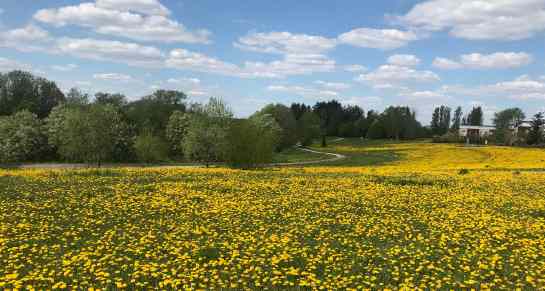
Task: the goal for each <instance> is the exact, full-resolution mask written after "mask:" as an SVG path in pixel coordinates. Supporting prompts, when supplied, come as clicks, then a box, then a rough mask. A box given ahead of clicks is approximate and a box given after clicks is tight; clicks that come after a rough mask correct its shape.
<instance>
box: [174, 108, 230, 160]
mask: <svg viewBox="0 0 545 291" xmlns="http://www.w3.org/2000/svg"><path fill="white" fill-rule="evenodd" d="M232 118H233V113H232V111H231V109H230V108H229V107H227V105H226V104H225V103H224V102H223V101H221V100H220V99H216V98H210V100H209V101H208V103H207V104H206V105H204V106H200V107H195V112H193V113H191V118H190V121H189V128H188V130H187V135H186V137H185V139H184V148H183V150H184V154H185V155H186V157H187V158H188V159H189V160H196V161H201V162H204V163H205V164H206V166H207V167H208V166H209V165H210V163H211V162H214V161H221V160H223V159H224V157H225V153H226V148H227V134H228V130H229V128H230V124H231V121H232Z"/></svg>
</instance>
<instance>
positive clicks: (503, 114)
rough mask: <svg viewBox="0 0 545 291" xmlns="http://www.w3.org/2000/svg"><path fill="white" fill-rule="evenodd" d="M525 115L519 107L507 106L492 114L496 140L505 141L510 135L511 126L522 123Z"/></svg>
mask: <svg viewBox="0 0 545 291" xmlns="http://www.w3.org/2000/svg"><path fill="white" fill-rule="evenodd" d="M524 118H526V115H525V114H524V112H523V111H522V109H520V108H508V109H505V110H502V111H500V112H496V113H495V114H494V120H493V122H494V125H495V126H496V142H498V143H506V142H508V141H509V137H510V136H511V127H516V126H518V125H519V124H521V123H522V121H523V120H524Z"/></svg>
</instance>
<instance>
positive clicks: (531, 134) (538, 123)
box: [527, 112, 545, 145]
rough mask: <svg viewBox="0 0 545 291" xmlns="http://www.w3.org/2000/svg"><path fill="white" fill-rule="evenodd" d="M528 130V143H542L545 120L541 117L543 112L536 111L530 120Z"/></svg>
mask: <svg viewBox="0 0 545 291" xmlns="http://www.w3.org/2000/svg"><path fill="white" fill-rule="evenodd" d="M530 125H531V127H530V130H529V131H528V138H527V142H528V144H529V145H538V144H541V143H543V141H544V137H543V126H544V125H545V120H544V117H543V112H539V113H536V114H535V115H534V118H532V121H530Z"/></svg>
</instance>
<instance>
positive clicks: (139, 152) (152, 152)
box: [134, 130, 168, 163]
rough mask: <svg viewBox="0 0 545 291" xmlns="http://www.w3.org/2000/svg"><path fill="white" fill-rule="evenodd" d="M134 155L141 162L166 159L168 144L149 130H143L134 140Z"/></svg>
mask: <svg viewBox="0 0 545 291" xmlns="http://www.w3.org/2000/svg"><path fill="white" fill-rule="evenodd" d="M134 149H135V151H136V156H137V157H138V160H139V161H141V162H146V163H152V162H162V161H165V160H166V159H167V156H168V145H167V143H166V142H165V141H163V139H162V138H160V137H158V136H154V135H153V134H152V132H151V130H145V131H144V132H143V133H142V134H140V135H138V136H137V137H136V140H135V142H134Z"/></svg>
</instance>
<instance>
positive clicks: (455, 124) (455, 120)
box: [452, 106, 464, 132]
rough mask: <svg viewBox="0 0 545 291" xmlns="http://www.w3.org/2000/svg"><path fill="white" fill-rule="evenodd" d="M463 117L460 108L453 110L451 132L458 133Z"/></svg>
mask: <svg viewBox="0 0 545 291" xmlns="http://www.w3.org/2000/svg"><path fill="white" fill-rule="evenodd" d="M463 115H464V113H463V111H462V107H461V106H458V107H457V108H456V110H454V117H452V130H454V131H456V132H458V130H459V129H460V126H461V125H462V118H463Z"/></svg>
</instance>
